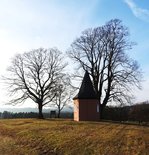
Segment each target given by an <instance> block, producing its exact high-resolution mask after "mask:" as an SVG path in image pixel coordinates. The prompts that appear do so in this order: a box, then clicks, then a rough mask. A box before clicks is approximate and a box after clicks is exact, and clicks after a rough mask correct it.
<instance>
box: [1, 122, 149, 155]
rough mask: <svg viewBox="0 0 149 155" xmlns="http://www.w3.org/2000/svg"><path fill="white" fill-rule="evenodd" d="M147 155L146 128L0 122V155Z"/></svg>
mask: <svg viewBox="0 0 149 155" xmlns="http://www.w3.org/2000/svg"><path fill="white" fill-rule="evenodd" d="M55 154H57V155H59V154H60V155H61V154H62V155H63V154H64V155H100V154H101V155H129V154H130V155H133V154H135V155H148V154H149V127H143V126H135V125H123V124H116V123H109V122H99V123H94V122H79V123H78V122H74V121H71V120H52V119H51V120H38V119H12V120H11V119H8V120H0V155H55Z"/></svg>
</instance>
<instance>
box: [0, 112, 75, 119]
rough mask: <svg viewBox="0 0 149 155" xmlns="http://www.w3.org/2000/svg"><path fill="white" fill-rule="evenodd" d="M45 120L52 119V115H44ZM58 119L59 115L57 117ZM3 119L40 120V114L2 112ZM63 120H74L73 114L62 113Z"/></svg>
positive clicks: (0, 113)
mask: <svg viewBox="0 0 149 155" xmlns="http://www.w3.org/2000/svg"><path fill="white" fill-rule="evenodd" d="M43 115H44V118H50V117H51V116H50V113H43ZM55 117H57V115H56V116H55ZM0 118H1V119H8V118H38V113H36V112H18V113H13V112H9V111H4V112H0ZM61 118H73V113H72V112H62V113H61Z"/></svg>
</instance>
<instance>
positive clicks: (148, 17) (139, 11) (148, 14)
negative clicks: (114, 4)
mask: <svg viewBox="0 0 149 155" xmlns="http://www.w3.org/2000/svg"><path fill="white" fill-rule="evenodd" d="M124 2H125V3H126V4H127V5H128V7H129V8H130V9H131V11H132V13H133V14H134V16H136V17H137V18H139V19H141V20H144V21H146V22H149V10H147V9H143V8H140V7H138V6H137V5H136V4H135V2H134V1H133V0H124Z"/></svg>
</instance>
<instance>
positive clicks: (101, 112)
mask: <svg viewBox="0 0 149 155" xmlns="http://www.w3.org/2000/svg"><path fill="white" fill-rule="evenodd" d="M104 108H105V106H104V105H103V104H100V119H103V118H104V117H103V111H104Z"/></svg>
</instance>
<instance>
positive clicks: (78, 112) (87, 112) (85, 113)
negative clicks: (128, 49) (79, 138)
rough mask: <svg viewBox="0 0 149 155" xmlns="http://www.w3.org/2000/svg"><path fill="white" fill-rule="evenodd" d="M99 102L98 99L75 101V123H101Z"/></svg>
mask: <svg viewBox="0 0 149 155" xmlns="http://www.w3.org/2000/svg"><path fill="white" fill-rule="evenodd" d="M97 104H98V100H96V99H76V100H74V106H75V107H74V120H75V121H99V112H97Z"/></svg>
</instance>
